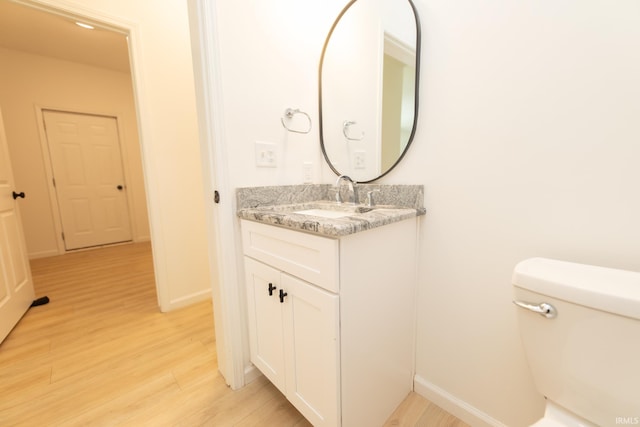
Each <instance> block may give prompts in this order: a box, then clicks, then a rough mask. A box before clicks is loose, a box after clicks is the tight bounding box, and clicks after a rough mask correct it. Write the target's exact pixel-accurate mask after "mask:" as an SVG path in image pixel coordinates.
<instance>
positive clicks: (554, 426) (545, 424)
mask: <svg viewBox="0 0 640 427" xmlns="http://www.w3.org/2000/svg"><path fill="white" fill-rule="evenodd" d="M531 427H566V424H562V423H560V422H558V421H556V420H552V419H551V418H546V417H545V418H541V419H539V420H538V421H537V422H536V423H535V424H531Z"/></svg>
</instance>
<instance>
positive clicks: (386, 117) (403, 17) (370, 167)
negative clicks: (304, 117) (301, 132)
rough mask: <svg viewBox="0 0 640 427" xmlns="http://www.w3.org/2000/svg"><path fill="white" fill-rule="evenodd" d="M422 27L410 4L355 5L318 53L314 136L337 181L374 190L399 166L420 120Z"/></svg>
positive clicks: (388, 0)
mask: <svg viewBox="0 0 640 427" xmlns="http://www.w3.org/2000/svg"><path fill="white" fill-rule="evenodd" d="M419 73H420V21H419V19H418V13H417V10H416V8H415V5H414V4H413V2H412V1H411V0H352V1H350V2H349V4H347V5H346V6H345V8H344V9H343V10H342V12H340V15H338V18H337V19H336V21H335V22H334V24H333V26H332V27H331V30H330V31H329V34H328V35H327V39H326V41H325V44H324V48H323V49H322V56H321V57H320V76H319V84H318V87H319V119H320V120H319V123H320V125H319V129H320V145H321V148H322V154H323V155H324V158H325V159H326V161H327V163H328V164H329V167H330V168H331V169H332V170H333V172H334V173H336V175H349V177H351V179H353V180H354V181H357V182H363V183H366V182H371V181H374V180H376V179H378V178H381V177H382V176H384V175H386V174H387V173H388V172H389V171H391V170H392V169H393V168H394V167H395V166H396V165H397V164H398V163H399V162H400V160H402V158H403V157H404V155H405V154H406V152H407V149H408V148H409V145H410V144H411V141H412V140H413V136H414V134H415V131H416V118H417V116H418V76H419Z"/></svg>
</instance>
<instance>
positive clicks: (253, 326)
mask: <svg viewBox="0 0 640 427" xmlns="http://www.w3.org/2000/svg"><path fill="white" fill-rule="evenodd" d="M245 272H246V279H247V280H246V284H247V302H248V305H249V310H248V318H249V340H250V347H251V362H252V363H253V364H254V365H256V367H257V368H258V369H260V371H261V372H262V373H263V374H264V375H265V376H266V377H267V378H269V380H270V381H271V382H272V383H273V384H275V386H276V387H278V389H279V390H280V391H281V392H282V393H285V394H286V392H285V373H284V368H285V365H284V343H283V328H282V316H283V310H282V306H283V304H281V303H280V298H279V297H278V292H279V291H280V271H278V270H276V269H274V268H271V267H269V266H267V265H264V264H262V263H260V262H257V261H255V260H253V259H251V258H247V257H245ZM270 294H271V295H270Z"/></svg>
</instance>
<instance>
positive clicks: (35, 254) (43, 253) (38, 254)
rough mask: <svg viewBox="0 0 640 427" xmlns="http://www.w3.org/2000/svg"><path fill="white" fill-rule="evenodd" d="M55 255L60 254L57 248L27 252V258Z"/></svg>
mask: <svg viewBox="0 0 640 427" xmlns="http://www.w3.org/2000/svg"><path fill="white" fill-rule="evenodd" d="M57 255H60V253H59V252H58V250H57V249H50V250H47V251H40V252H31V253H29V254H28V257H29V259H37V258H47V257H50V256H57Z"/></svg>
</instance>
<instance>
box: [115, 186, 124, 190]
mask: <svg viewBox="0 0 640 427" xmlns="http://www.w3.org/2000/svg"><path fill="white" fill-rule="evenodd" d="M116 188H117V189H118V190H120V191H122V189H123V188H124V187H123V186H122V185H118V186H117V187H116Z"/></svg>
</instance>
